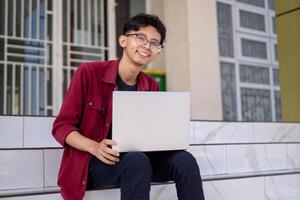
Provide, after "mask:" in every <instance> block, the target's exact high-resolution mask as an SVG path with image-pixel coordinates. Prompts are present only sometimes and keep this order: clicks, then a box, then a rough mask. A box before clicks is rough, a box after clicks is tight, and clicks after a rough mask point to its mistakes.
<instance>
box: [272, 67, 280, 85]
mask: <svg viewBox="0 0 300 200" xmlns="http://www.w3.org/2000/svg"><path fill="white" fill-rule="evenodd" d="M273 82H274V85H276V86H279V69H273Z"/></svg>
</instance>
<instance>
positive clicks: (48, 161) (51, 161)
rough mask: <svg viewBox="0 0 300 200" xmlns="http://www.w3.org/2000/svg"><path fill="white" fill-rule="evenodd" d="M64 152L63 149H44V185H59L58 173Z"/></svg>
mask: <svg viewBox="0 0 300 200" xmlns="http://www.w3.org/2000/svg"><path fill="white" fill-rule="evenodd" d="M62 153H63V150H62V149H47V150H44V170H45V180H44V185H45V186H46V187H49V186H57V174H58V170H59V167H60V162H61V157H62Z"/></svg>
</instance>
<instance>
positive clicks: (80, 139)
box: [66, 131, 98, 155]
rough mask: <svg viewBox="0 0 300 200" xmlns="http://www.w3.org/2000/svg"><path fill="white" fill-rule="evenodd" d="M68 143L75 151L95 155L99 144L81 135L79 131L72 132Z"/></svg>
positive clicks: (67, 139)
mask: <svg viewBox="0 0 300 200" xmlns="http://www.w3.org/2000/svg"><path fill="white" fill-rule="evenodd" d="M66 143H67V144H68V145H70V146H71V147H74V148H75V149H78V150H81V151H85V152H89V153H91V154H93V155H94V152H95V148H96V146H97V144H98V143H97V142H95V141H94V140H92V139H89V138H87V137H85V136H83V135H81V134H80V133H79V132H78V131H72V132H71V133H70V134H69V135H68V136H67V138H66Z"/></svg>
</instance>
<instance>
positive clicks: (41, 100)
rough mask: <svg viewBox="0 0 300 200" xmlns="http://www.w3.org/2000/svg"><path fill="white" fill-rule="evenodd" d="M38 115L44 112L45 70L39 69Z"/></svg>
mask: <svg viewBox="0 0 300 200" xmlns="http://www.w3.org/2000/svg"><path fill="white" fill-rule="evenodd" d="M38 87H39V113H38V114H39V115H44V114H45V70H44V68H40V69H39V85H38Z"/></svg>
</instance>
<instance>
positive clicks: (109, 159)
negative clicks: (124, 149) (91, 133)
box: [65, 131, 119, 165]
mask: <svg viewBox="0 0 300 200" xmlns="http://www.w3.org/2000/svg"><path fill="white" fill-rule="evenodd" d="M65 142H66V143H67V144H68V145H70V146H71V147H73V148H76V149H78V150H81V151H85V152H89V153H90V154H92V155H94V156H95V157H97V158H98V159H99V160H101V161H102V162H104V163H106V164H108V165H115V164H116V163H117V162H118V161H119V158H118V157H119V153H118V152H117V151H115V150H113V149H111V147H110V146H114V145H117V142H116V141H114V140H109V139H103V140H102V141H101V142H100V143H98V142H96V141H94V140H91V139H89V138H87V137H85V136H83V135H81V134H80V133H79V132H78V131H72V132H71V133H69V134H68V136H67V137H66V141H65Z"/></svg>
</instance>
